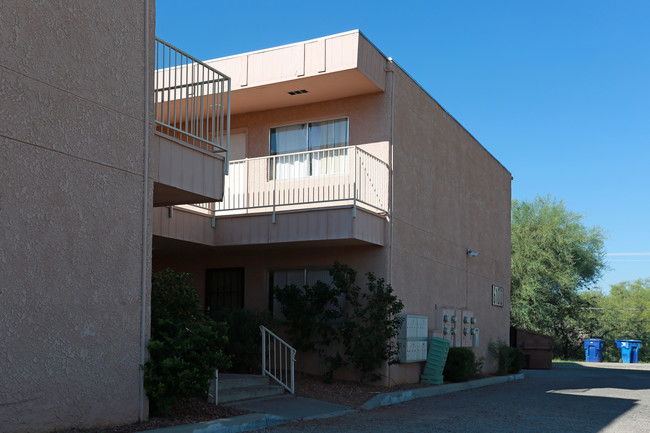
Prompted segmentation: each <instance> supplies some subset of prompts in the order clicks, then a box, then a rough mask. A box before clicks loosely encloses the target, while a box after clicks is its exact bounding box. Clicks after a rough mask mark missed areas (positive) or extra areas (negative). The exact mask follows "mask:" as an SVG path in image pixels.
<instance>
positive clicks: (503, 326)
mask: <svg viewBox="0 0 650 433" xmlns="http://www.w3.org/2000/svg"><path fill="white" fill-rule="evenodd" d="M394 89H395V114H394V116H395V117H394V119H395V120H394V125H395V131H394V151H393V155H394V160H393V170H394V178H393V179H394V183H393V188H394V193H393V197H394V202H393V234H392V247H393V252H392V266H391V268H392V282H393V285H394V287H395V288H396V289H397V291H398V293H399V295H400V297H402V299H404V301H405V302H404V303H405V305H407V308H405V312H406V313H409V314H417V315H428V316H429V328H430V330H431V329H433V328H434V324H433V323H432V320H433V318H434V317H435V308H436V306H444V307H452V308H455V309H465V310H469V311H471V312H472V313H473V314H474V317H476V318H477V326H478V328H479V329H480V338H479V343H480V346H479V347H478V349H475V351H476V354H477V356H483V357H485V358H486V367H487V368H488V369H489V368H491V367H492V365H491V359H489V357H488V355H487V345H488V342H489V341H490V340H496V339H499V338H500V339H502V340H504V341H508V338H509V320H510V316H509V311H510V304H509V299H510V296H509V293H510V181H511V175H510V173H509V172H508V171H507V170H506V169H505V168H504V167H503V166H502V165H501V164H500V163H499V162H498V161H497V160H496V159H494V158H493V157H492V156H491V155H490V154H489V153H488V152H487V151H486V150H485V149H484V148H483V147H482V146H481V145H480V144H479V143H478V142H477V141H476V140H475V139H474V138H473V137H472V136H471V135H470V134H469V133H468V132H467V131H466V130H465V129H464V128H463V127H462V126H461V125H460V124H459V123H458V122H457V121H456V120H455V119H453V118H452V117H451V116H450V115H449V114H448V113H447V112H445V111H444V110H443V109H442V108H441V107H440V106H439V105H438V104H437V102H436V101H435V100H433V99H432V98H431V97H429V95H427V94H426V93H425V92H424V90H422V89H421V88H420V87H419V86H418V85H417V84H416V83H415V82H413V80H412V79H411V78H410V77H408V76H407V75H406V74H405V73H404V72H403V71H402V70H401V69H399V68H396V71H395V86H394ZM413 197H417V198H418V199H416V200H414V199H413ZM467 249H471V250H473V251H476V252H478V253H479V255H478V256H477V257H469V256H468V255H467V254H466V250H467ZM493 284H495V285H499V286H502V287H503V288H504V289H505V291H506V296H505V299H506V304H505V305H504V306H503V307H496V306H493V305H492V285H493ZM407 374H409V375H411V376H414V377H417V374H419V372H416V371H412V372H410V373H407Z"/></svg>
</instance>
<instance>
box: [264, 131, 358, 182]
mask: <svg viewBox="0 0 650 433" xmlns="http://www.w3.org/2000/svg"><path fill="white" fill-rule="evenodd" d="M270 140H271V143H270V154H271V155H279V156H278V157H277V158H274V161H275V162H274V164H272V165H271V167H270V169H271V173H270V178H271V179H273V178H274V177H275V178H276V179H296V178H303V177H309V176H321V175H327V174H341V173H345V172H347V170H348V162H347V161H348V158H347V155H348V151H347V149H338V150H327V149H334V148H340V147H345V146H347V145H348V119H334V120H325V121H320V122H309V123H301V124H297V125H288V126H279V127H275V128H271V134H270ZM312 151H313V152H312ZM299 152H312V153H299ZM296 153H298V154H296Z"/></svg>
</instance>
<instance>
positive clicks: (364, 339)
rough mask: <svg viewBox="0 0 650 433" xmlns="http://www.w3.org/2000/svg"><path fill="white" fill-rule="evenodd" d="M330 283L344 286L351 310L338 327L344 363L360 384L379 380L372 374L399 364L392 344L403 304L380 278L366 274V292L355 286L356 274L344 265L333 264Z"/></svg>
mask: <svg viewBox="0 0 650 433" xmlns="http://www.w3.org/2000/svg"><path fill="white" fill-rule="evenodd" d="M334 276H335V279H334V281H335V282H336V281H338V282H339V284H345V289H344V290H343V291H344V293H345V299H346V302H347V303H348V305H349V306H350V307H351V308H350V309H348V311H347V315H346V317H345V320H344V321H343V323H342V324H341V336H342V337H343V343H344V345H345V356H346V360H347V361H348V362H349V363H351V364H352V365H353V366H354V368H355V369H356V370H357V371H358V372H359V373H360V378H359V379H360V381H361V382H363V381H364V380H366V379H370V380H377V379H379V378H380V376H379V374H377V373H375V371H376V370H377V369H378V368H379V367H381V365H382V363H383V362H385V361H387V362H388V364H389V365H392V364H397V363H399V359H398V357H397V356H398V355H399V345H398V343H397V341H396V338H397V335H398V333H399V328H400V326H401V324H402V319H401V318H400V317H399V316H398V314H399V313H400V312H401V311H402V309H403V308H404V304H403V303H402V301H400V300H399V299H398V298H397V296H395V295H394V294H393V288H392V287H391V286H390V284H386V281H385V280H384V279H383V278H377V276H375V274H373V273H372V272H369V273H367V274H366V278H367V280H368V283H367V285H366V290H365V291H363V292H362V291H361V289H360V288H359V286H357V285H356V284H355V282H354V281H355V276H356V272H354V271H353V270H352V269H350V268H348V267H347V266H345V265H339V264H338V263H336V264H335V267H334Z"/></svg>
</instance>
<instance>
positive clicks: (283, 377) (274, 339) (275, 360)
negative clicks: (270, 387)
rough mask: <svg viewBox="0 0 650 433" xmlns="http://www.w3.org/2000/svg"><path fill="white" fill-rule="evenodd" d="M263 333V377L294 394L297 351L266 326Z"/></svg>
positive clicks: (263, 327)
mask: <svg viewBox="0 0 650 433" xmlns="http://www.w3.org/2000/svg"><path fill="white" fill-rule="evenodd" d="M260 331H261V332H262V376H269V377H270V378H272V379H273V380H275V381H276V382H277V383H279V384H280V385H282V386H283V387H284V388H285V389H286V390H287V391H289V392H290V393H291V394H294V391H295V387H294V385H295V383H294V364H295V362H296V349H294V348H293V347H291V346H290V345H289V344H287V343H286V342H285V341H284V340H282V339H281V338H280V337H278V336H277V335H275V334H274V333H273V332H272V331H271V330H270V329H268V328H267V327H265V326H260Z"/></svg>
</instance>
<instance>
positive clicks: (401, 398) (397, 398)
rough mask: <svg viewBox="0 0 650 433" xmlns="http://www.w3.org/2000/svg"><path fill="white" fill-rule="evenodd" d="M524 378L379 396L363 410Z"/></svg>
mask: <svg viewBox="0 0 650 433" xmlns="http://www.w3.org/2000/svg"><path fill="white" fill-rule="evenodd" d="M523 378H524V375H523V373H520V374H515V375H511V376H494V377H487V378H485V379H478V380H472V381H470V382H460V383H450V384H447V385H438V386H431V387H427V388H415V389H409V390H406V391H395V392H387V393H384V394H379V395H377V396H375V397H373V398H371V399H370V400H368V401H367V402H365V403H364V404H363V405H362V406H361V409H374V408H377V407H380V406H388V405H391V404H398V403H404V402H405V401H409V400H414V399H416V398H424V397H433V396H435V395H442V394H448V393H451V392H457V391H463V390H466V389H474V388H481V387H484V386H490V385H496V384H498V383H504V382H513V381H515V380H521V379H523Z"/></svg>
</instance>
